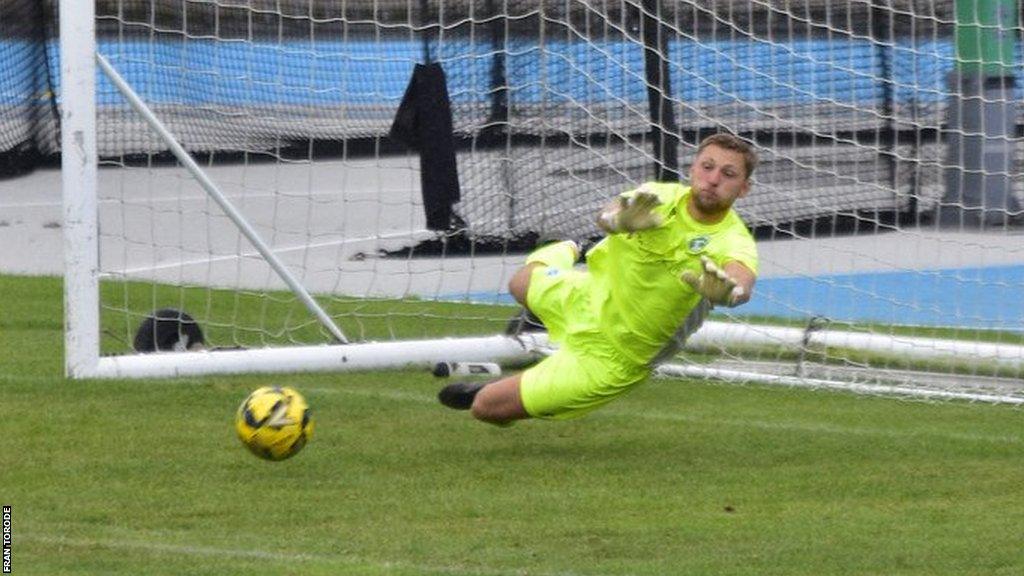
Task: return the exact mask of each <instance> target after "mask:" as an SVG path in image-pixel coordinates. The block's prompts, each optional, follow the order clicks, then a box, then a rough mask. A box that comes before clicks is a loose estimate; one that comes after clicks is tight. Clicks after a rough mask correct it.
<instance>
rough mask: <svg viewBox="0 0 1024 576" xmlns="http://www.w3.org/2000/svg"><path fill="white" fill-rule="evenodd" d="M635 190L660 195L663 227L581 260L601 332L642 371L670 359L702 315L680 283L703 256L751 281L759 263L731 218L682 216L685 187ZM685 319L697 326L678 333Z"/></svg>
mask: <svg viewBox="0 0 1024 576" xmlns="http://www.w3.org/2000/svg"><path fill="white" fill-rule="evenodd" d="M638 190H646V191H649V192H653V193H655V194H657V195H658V198H659V199H660V200H661V205H660V206H658V207H657V208H656V209H655V211H657V212H658V213H660V214H661V215H662V217H663V218H664V222H663V223H662V224H661V225H660V226H658V227H657V228H653V229H651V230H644V231H642V232H635V233H633V234H625V233H622V234H612V235H609V236H608V237H606V238H604V239H603V240H601V242H599V243H598V244H597V245H595V246H594V247H593V248H592V249H591V250H590V251H589V252H588V253H587V267H588V269H589V271H590V285H591V286H590V287H591V306H592V307H593V308H594V309H595V311H596V312H597V314H598V318H599V319H600V320H599V324H600V329H601V332H602V333H603V334H604V335H605V336H606V337H608V338H610V339H611V341H612V343H613V344H614V345H615V346H616V348H618V349H619V350H620V351H621V352H622V354H623V355H624V356H625V357H626V358H628V359H630V360H632V361H635V362H637V363H642V364H646V363H650V362H652V361H655V360H660V359H661V358H663V357H664V356H665V355H666V353H669V354H671V353H673V352H674V351H675V348H677V347H678V346H679V345H681V342H682V340H683V339H685V337H686V336H688V335H689V332H692V331H693V330H695V329H696V328H697V327H698V326H699V324H700V322H701V321H702V320H703V316H704V314H706V311H707V306H706V304H702V298H701V296H700V295H699V294H697V293H696V292H694V291H693V289H692V288H690V286H689V285H688V284H686V283H685V282H683V281H682V279H681V278H680V276H681V274H682V272H683V270H687V269H690V270H693V271H694V272H696V273H698V274H699V273H700V257H701V256H702V255H704V256H708V257H709V258H710V259H711V260H712V261H714V262H715V264H717V265H719V266H722V265H724V264H725V263H726V262H731V261H739V262H740V263H742V264H744V265H745V266H746V267H747V268H750V270H752V271H753V272H754V273H755V274H756V273H757V266H758V261H757V248H756V247H755V245H754V239H753V237H751V235H750V232H749V231H747V227H746V226H745V225H744V224H743V221H742V220H741V219H740V217H739V215H738V214H736V212H735V211H734V210H729V213H728V214H727V215H726V217H725V218H724V219H723V220H722V221H721V222H719V223H717V224H712V225H705V224H701V223H699V222H697V221H696V220H694V219H693V218H692V217H691V216H690V214H689V212H688V211H687V209H686V202H687V197H688V196H689V194H690V187H689V186H685V185H682V184H677V183H653V182H651V183H647V184H644V185H643V186H641V187H640V188H639V189H638ZM633 193H635V191H632V192H627V193H625V194H626V195H631V194H633ZM701 309H703V310H701ZM691 312H693V313H694V315H699V318H697V319H696V324H695V325H693V326H692V327H686V328H684V324H687V325H689V324H691V323H693V319H692V318H690V317H691ZM698 313H700V314H698ZM688 318H690V320H688ZM683 332H686V333H683Z"/></svg>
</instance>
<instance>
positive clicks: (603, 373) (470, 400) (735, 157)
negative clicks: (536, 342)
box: [438, 134, 757, 425]
mask: <svg viewBox="0 0 1024 576" xmlns="http://www.w3.org/2000/svg"><path fill="white" fill-rule="evenodd" d="M756 165H757V156H756V154H755V153H754V151H753V149H752V148H751V146H750V145H749V144H748V143H747V142H746V141H744V140H741V139H740V138H737V137H735V136H733V135H731V134H715V135H712V136H709V137H708V138H706V139H704V140H703V141H702V142H701V143H700V145H699V146H698V148H697V154H696V156H695V157H694V160H693V163H692V164H691V166H690V174H689V176H690V182H689V185H688V186H686V185H682V184H678V183H653V182H652V183H647V184H644V185H642V186H640V187H639V188H637V189H636V190H632V191H630V192H626V193H624V194H621V195H620V196H618V197H617V198H615V199H613V200H612V201H611V202H610V203H609V204H608V205H607V206H605V208H604V209H603V210H602V211H601V213H600V215H599V216H598V220H597V225H598V226H599V227H600V228H601V229H602V230H603V231H604V232H606V233H607V236H606V237H605V238H604V239H602V240H601V241H600V242H599V243H597V244H596V245H595V246H594V247H593V248H592V249H591V250H590V251H589V252H588V253H587V255H586V259H587V270H586V271H581V270H574V269H573V264H574V263H575V262H576V260H577V258H578V256H579V249H578V248H577V247H576V244H575V243H574V242H572V241H566V242H559V243H556V244H549V245H547V246H544V247H542V248H540V249H538V250H536V251H534V252H533V253H532V254H530V255H529V256H528V257H527V259H526V265H525V266H523V267H522V268H520V269H519V270H518V271H517V272H516V273H515V275H513V277H512V279H511V281H510V282H509V291H510V292H511V293H512V295H513V297H515V299H516V300H517V301H519V303H520V304H522V305H523V306H525V307H526V308H527V309H528V310H529V311H530V312H532V313H533V314H534V315H536V316H537V317H539V318H540V319H541V321H543V323H544V325H545V326H546V327H547V329H548V334H549V338H550V340H551V341H552V342H553V343H556V344H558V345H559V347H558V350H557V351H555V353H554V354H552V355H551V356H549V357H547V358H545V359H544V360H542V361H541V362H539V363H538V364H536V365H535V366H533V367H531V368H529V369H527V370H526V371H525V372H522V373H520V374H515V375H512V376H509V377H507V378H503V379H501V380H497V381H495V382H457V383H453V384H450V385H448V386H445V387H444V388H443V389H442V390H441V391H440V392H439V393H438V399H439V400H440V401H441V403H442V404H444V405H445V406H448V407H449V408H455V409H461V410H466V409H469V410H471V412H472V414H473V416H474V417H475V418H477V419H479V420H482V421H484V422H488V423H491V424H498V425H505V424H508V423H511V422H512V421H514V420H520V419H524V418H551V419H566V418H574V417H578V416H581V415H584V414H586V413H588V412H590V411H592V410H594V409H595V408H598V407H600V406H602V405H604V404H606V403H607V402H609V401H611V400H612V399H614V398H616V397H618V396H619V395H621V394H623V393H625V392H627V391H629V390H630V389H632V388H633V387H635V386H636V385H637V384H639V383H640V382H642V381H643V380H645V379H646V378H647V377H648V376H649V375H650V373H651V370H652V368H653V367H654V366H656V365H657V364H658V363H659V362H661V361H663V360H666V359H668V358H670V357H671V356H673V355H674V354H675V353H676V352H677V351H678V350H679V348H680V347H681V346H682V344H683V343H684V342H685V340H686V338H687V337H688V336H689V335H690V334H692V333H693V332H695V331H696V330H697V328H699V327H700V325H701V323H702V322H703V321H704V318H705V317H706V316H707V314H708V312H709V311H710V310H711V308H712V307H713V306H730V307H731V306H738V305H740V304H743V303H744V302H746V301H747V300H749V299H750V296H751V294H752V291H753V287H754V280H755V278H756V274H757V249H756V248H755V246H754V240H753V238H752V237H751V235H750V233H749V232H748V231H747V228H746V226H745V225H744V223H743V221H742V220H741V219H740V217H739V215H738V214H736V212H735V211H734V210H733V209H732V205H733V203H734V202H735V201H736V200H737V199H738V198H742V197H743V196H745V195H746V194H747V192H748V191H749V189H750V175H751V173H753V171H754V168H755V167H756Z"/></svg>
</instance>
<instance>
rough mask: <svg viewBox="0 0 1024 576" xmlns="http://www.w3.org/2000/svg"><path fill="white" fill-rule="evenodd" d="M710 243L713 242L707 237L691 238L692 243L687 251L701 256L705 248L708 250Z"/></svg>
mask: <svg viewBox="0 0 1024 576" xmlns="http://www.w3.org/2000/svg"><path fill="white" fill-rule="evenodd" d="M709 242H711V239H710V238H708V237H707V236H697V237H696V238H691V239H690V243H689V245H688V246H687V250H689V251H690V254H700V253H701V252H703V251H704V249H705V248H707V246H708V243H709Z"/></svg>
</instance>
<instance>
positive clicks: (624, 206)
mask: <svg viewBox="0 0 1024 576" xmlns="http://www.w3.org/2000/svg"><path fill="white" fill-rule="evenodd" d="M617 201H618V203H617V205H616V206H615V207H613V208H612V209H611V210H609V211H607V212H604V213H603V214H601V224H602V227H603V228H604V229H605V230H606V231H607V232H611V233H613V234H614V233H616V232H638V231H640V230H648V229H650V228H656V227H658V226H660V225H661V222H662V218H661V215H660V214H657V213H655V212H652V210H654V208H655V207H657V206H660V205H661V200H659V199H658V196H657V195H656V194H654V193H651V192H645V191H642V190H641V191H638V192H637V193H636V194H634V195H632V196H629V197H626V196H619V197H618V199H617Z"/></svg>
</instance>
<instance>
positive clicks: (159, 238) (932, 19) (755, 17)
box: [55, 0, 1024, 404]
mask: <svg viewBox="0 0 1024 576" xmlns="http://www.w3.org/2000/svg"><path fill="white" fill-rule="evenodd" d="M55 1H56V2H58V4H59V10H60V13H59V16H60V22H61V27H60V73H61V74H60V78H61V81H60V104H61V106H60V123H61V124H60V134H61V140H62V142H61V148H60V152H61V156H62V186H63V208H64V219H63V233H64V254H65V269H64V278H65V282H64V302H65V311H64V315H65V355H66V361H65V370H66V373H67V375H68V376H69V377H71V378H143V377H145V378H149V377H172V376H195V375H202V374H227V373H246V372H260V373H288V372H298V371H338V370H377V369H386V368H403V367H410V366H412V367H417V368H427V367H429V366H432V365H433V364H435V363H437V362H442V361H496V362H502V363H508V364H517V365H521V364H524V363H528V362H531V361H534V360H536V359H538V358H541V357H542V356H543V355H544V354H545V353H547V352H548V351H549V349H548V347H547V342H546V339H545V337H544V335H543V333H535V332H523V331H519V330H515V329H510V326H511V323H510V321H511V320H512V317H513V316H514V315H515V313H516V307H514V306H513V305H512V301H511V299H510V297H509V295H508V293H507V289H506V285H507V281H508V279H509V278H510V277H511V275H512V274H513V273H514V271H515V270H516V268H517V267H518V266H519V265H521V263H522V260H523V258H524V255H525V253H526V251H527V250H529V249H530V248H531V247H532V246H535V245H537V244H538V243H540V242H542V241H545V240H548V239H556V238H572V239H574V240H577V241H578V242H580V243H582V244H590V243H592V242H593V241H596V240H597V239H598V238H599V234H598V233H597V231H596V228H595V227H594V226H593V223H592V222H593V214H594V212H595V211H596V209H597V207H599V206H600V205H601V204H602V203H603V202H604V201H606V200H607V198H608V197H610V196H611V195H612V194H614V193H617V192H619V191H622V190H625V189H628V188H629V187H631V186H635V185H637V184H639V183H641V182H643V181H645V180H650V179H678V178H680V177H682V178H685V171H686V166H687V163H688V161H689V157H690V155H691V153H692V152H693V149H694V145H695V144H696V142H698V141H699V139H700V138H702V137H703V136H705V135H706V134H709V133H711V132H713V131H716V130H722V129H724V130H729V131H731V132H734V133H737V134H740V135H741V136H743V137H744V138H747V139H749V140H750V141H752V142H753V143H754V146H755V149H756V150H757V152H758V154H759V156H760V158H761V160H762V162H761V165H760V166H759V168H758V170H757V171H756V172H755V174H754V184H753V188H752V192H751V194H750V196H749V198H746V199H743V200H741V201H740V203H738V204H737V209H738V210H739V212H740V213H741V215H742V216H743V217H744V218H745V220H746V221H747V223H748V224H749V226H750V227H751V229H752V231H753V232H754V234H755V237H756V238H757V240H758V245H759V250H760V253H761V264H762V270H761V277H760V278H759V282H758V286H757V288H756V290H755V296H754V300H753V301H752V302H751V303H750V304H748V305H747V306H744V307H741V308H737V309H735V310H729V311H719V312H717V313H716V314H715V315H713V316H712V318H711V320H709V321H708V322H707V323H706V324H705V326H704V327H703V328H702V329H701V330H700V331H699V332H698V333H697V334H695V335H694V336H693V337H692V338H691V339H690V341H689V342H688V343H687V349H686V351H685V352H684V353H683V354H682V355H681V356H680V357H678V358H676V359H675V360H673V361H671V362H670V363H669V365H668V366H666V367H662V368H661V369H660V370H659V374H661V375H664V376H672V377H697V378H711V379H717V380H725V381H737V380H740V381H751V382H762V383H766V384H780V385H786V386H806V387H810V388H835V389H842V390H848V391H853V392H858V393H878V394H894V395H899V396H917V397H921V398H926V399H962V400H968V401H991V402H1000V403H1009V404H1024V307H1022V301H1024V299H1022V298H1020V295H1021V294H1024V241H1022V238H1024V235H1022V232H1021V230H1022V228H1021V223H1022V221H1024V211H1022V210H1021V201H1022V199H1024V188H1022V186H1021V182H1024V180H1022V179H1021V178H1019V176H1020V175H1021V174H1022V173H1024V165H1022V160H1024V158H1022V157H1021V150H1020V148H1021V139H1020V137H1019V135H1018V134H1019V131H1020V130H1021V126H1022V125H1024V124H1022V123H1021V122H1020V120H1019V118H1020V117H1021V114H1020V110H1018V109H1017V108H1016V104H1014V102H1015V101H1014V99H1013V90H1014V86H1015V84H1014V82H1016V81H1017V80H1016V79H1015V77H1014V76H1013V75H1014V74H1017V73H1018V72H1019V71H1018V70H1017V68H1018V67H1014V66H1012V65H1011V63H1008V62H1007V63H1003V62H1000V61H996V60H982V61H979V62H977V63H976V64H978V67H979V69H983V70H984V72H978V73H977V74H975V73H974V72H972V71H973V70H974V68H972V66H971V63H972V62H973V60H969V58H970V57H971V56H970V55H969V54H962V53H958V52H956V50H957V47H956V42H955V37H956V36H957V35H958V34H961V33H963V31H964V30H968V29H970V30H975V31H977V30H982V31H983V32H984V31H985V30H989V29H991V28H993V27H994V28H996V29H1001V27H1005V28H1006V29H1007V31H1008V32H1010V33H1011V34H1010V35H1011V36H1014V35H1015V37H1017V38H1019V37H1020V36H1022V29H1021V27H1020V25H1019V23H1017V22H1016V19H1014V20H1013V21H1012V22H1010V21H1007V22H990V21H988V20H985V18H989V16H987V15H982V14H981V13H980V12H979V15H978V17H977V19H976V21H975V20H971V21H967V22H964V21H960V22H957V21H956V10H955V3H954V2H952V0H950V1H949V2H936V3H932V5H931V6H929V7H924V6H923V5H917V4H915V5H914V6H912V7H910V8H906V10H904V9H903V8H894V7H885V6H883V5H882V4H880V3H864V2H856V1H852V0H851V1H849V2H839V3H828V2H824V0H807V1H806V2H803V3H798V4H801V6H800V7H797V6H795V5H791V3H790V4H786V5H785V6H782V5H781V4H780V5H776V4H775V3H749V4H744V5H742V6H740V5H738V4H736V3H723V6H717V5H715V6H708V5H707V4H706V3H703V2H672V3H668V2H660V1H654V0H650V1H644V2H629V3H620V4H615V5H608V4H607V3H606V4H594V3H587V2H566V3H559V5H558V6H552V5H550V3H543V2H530V1H525V0H522V1H519V0H514V1H509V2H503V3H494V2H487V1H482V0H481V1H476V0H432V1H431V2H427V3H420V2H416V1H405V0H362V1H348V2H342V1H340V0H338V1H335V0H324V1H323V2H312V1H310V0H289V1H288V2H279V1H264V0H247V1H238V2H235V1H231V2H224V1H214V0H193V1H190V2H184V3H182V2H177V1H165V0H100V1H98V2H76V1H73V0H55ZM724 4H729V6H724ZM876 4H877V5H876ZM424 8H426V9H425V10H424ZM830 11H832V12H835V13H836V14H839V13H841V15H842V17H841V18H836V17H834V16H835V14H833V13H832V12H830ZM768 13H771V15H772V18H766V17H765V15H766V14H768ZM830 14H831V16H830ZM958 26H960V27H962V28H957V27H958ZM972 27H973V28H972ZM970 30H968V31H970ZM982 35H983V33H982ZM1008 49H1011V50H1019V48H1017V47H1015V46H1014V47H1010V48H1008ZM979 52H984V51H979ZM984 53H986V54H988V52H984ZM986 58H989V57H988V56H986ZM1004 64H1005V65H1004ZM429 66H436V67H437V68H436V70H440V71H443V76H442V79H443V81H442V83H441V84H440V86H441V88H442V92H440V93H439V92H436V91H435V92H433V93H431V94H426V93H417V92H416V90H421V91H425V90H436V89H437V87H438V86H437V85H436V84H429V81H432V80H430V79H428V78H427V77H426V76H422V77H421V76H417V75H418V74H419V73H420V72H421V71H423V70H425V69H426V68H428V67H429ZM432 70H433V69H432ZM979 78H980V84H979V83H978V82H976V80H978V79H979ZM434 80H436V77H434ZM418 82H419V84H417V83H418ZM972 82H974V83H973V84H972ZM428 85H429V87H428ZM417 98H420V100H417ZM420 101H431V102H435V103H436V102H438V101H443V102H444V107H449V106H450V110H451V117H450V118H448V119H447V128H445V122H441V126H442V132H440V133H439V132H436V131H434V132H427V131H428V130H438V128H437V121H438V118H437V117H435V116H433V114H435V112H436V110H434V109H425V108H423V107H422V105H421V104H419V102H420ZM979 103H981V104H979ZM406 105H409V106H410V108H409V111H410V113H414V114H419V115H420V116H417V117H416V120H415V122H413V123H412V124H411V125H412V126H414V127H415V129H416V130H423V131H424V132H423V133H422V135H421V137H422V138H425V139H427V140H428V141H429V143H428V144H426V145H425V146H421V147H420V149H418V150H410V149H408V148H407V147H405V146H402V145H400V144H399V143H398V141H397V138H393V137H390V136H389V130H390V129H391V128H392V125H393V123H394V124H395V125H396V126H397V124H398V123H397V121H396V116H400V114H399V108H400V107H405V106H406ZM417 106H420V107H419V108H417ZM403 110H404V108H403ZM442 120H444V118H442ZM431 122H433V124H431ZM997 124H998V129H996V128H992V126H996V125H997ZM979 127H986V128H984V131H982V132H977V130H979V129H980V128H979ZM392 133H393V132H392ZM438 134H440V135H441V136H443V138H441V139H440V140H438V139H437V137H438ZM447 139H451V141H452V143H453V144H451V149H450V150H448V146H449V145H448V144H446V143H445V142H447ZM404 144H406V145H408V146H412V147H414V148H415V146H413V145H412V144H410V143H409V142H405V143H404ZM424 148H426V149H429V152H430V153H431V154H437V153H441V154H442V155H443V153H444V150H448V151H449V152H450V153H451V161H452V164H453V166H455V167H456V170H457V171H456V172H454V173H451V172H448V173H443V174H441V173H440V172H441V171H442V168H440V167H439V166H440V164H439V163H438V162H437V161H436V160H428V157H429V158H435V157H434V156H429V155H428V154H427V153H426V152H425V151H424ZM421 162H422V163H421ZM439 174H440V176H441V177H449V178H454V181H455V182H456V184H455V186H456V187H457V188H456V189H455V190H454V191H453V190H451V189H450V188H451V185H449V190H447V192H449V193H451V194H450V198H448V200H447V201H443V198H442V200H438V196H437V195H436V188H434V187H435V186H436V183H437V180H436V178H438V175H439ZM978 188H980V189H982V190H983V191H984V193H982V194H976V193H975V192H976V190H977V189H978ZM442 196H443V194H442ZM438 214H442V215H443V217H445V218H448V220H446V222H448V226H447V227H446V228H443V229H439V228H438V227H437V226H436V224H435V222H436V219H437V218H438ZM162 308H171V309H177V310H183V311H185V312H188V313H189V314H191V315H192V316H193V317H195V319H196V321H197V322H198V324H199V325H200V326H201V327H202V328H203V330H204V331H205V333H206V337H207V342H206V344H207V349H206V350H201V351H184V352H173V351H167V352H157V353H139V352H137V351H135V350H133V348H132V343H131V341H132V336H133V332H134V330H135V329H136V328H137V327H138V326H139V324H140V322H142V321H144V320H145V319H146V318H147V316H148V315H150V314H151V313H153V312H154V311H156V310H158V309H162Z"/></svg>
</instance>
